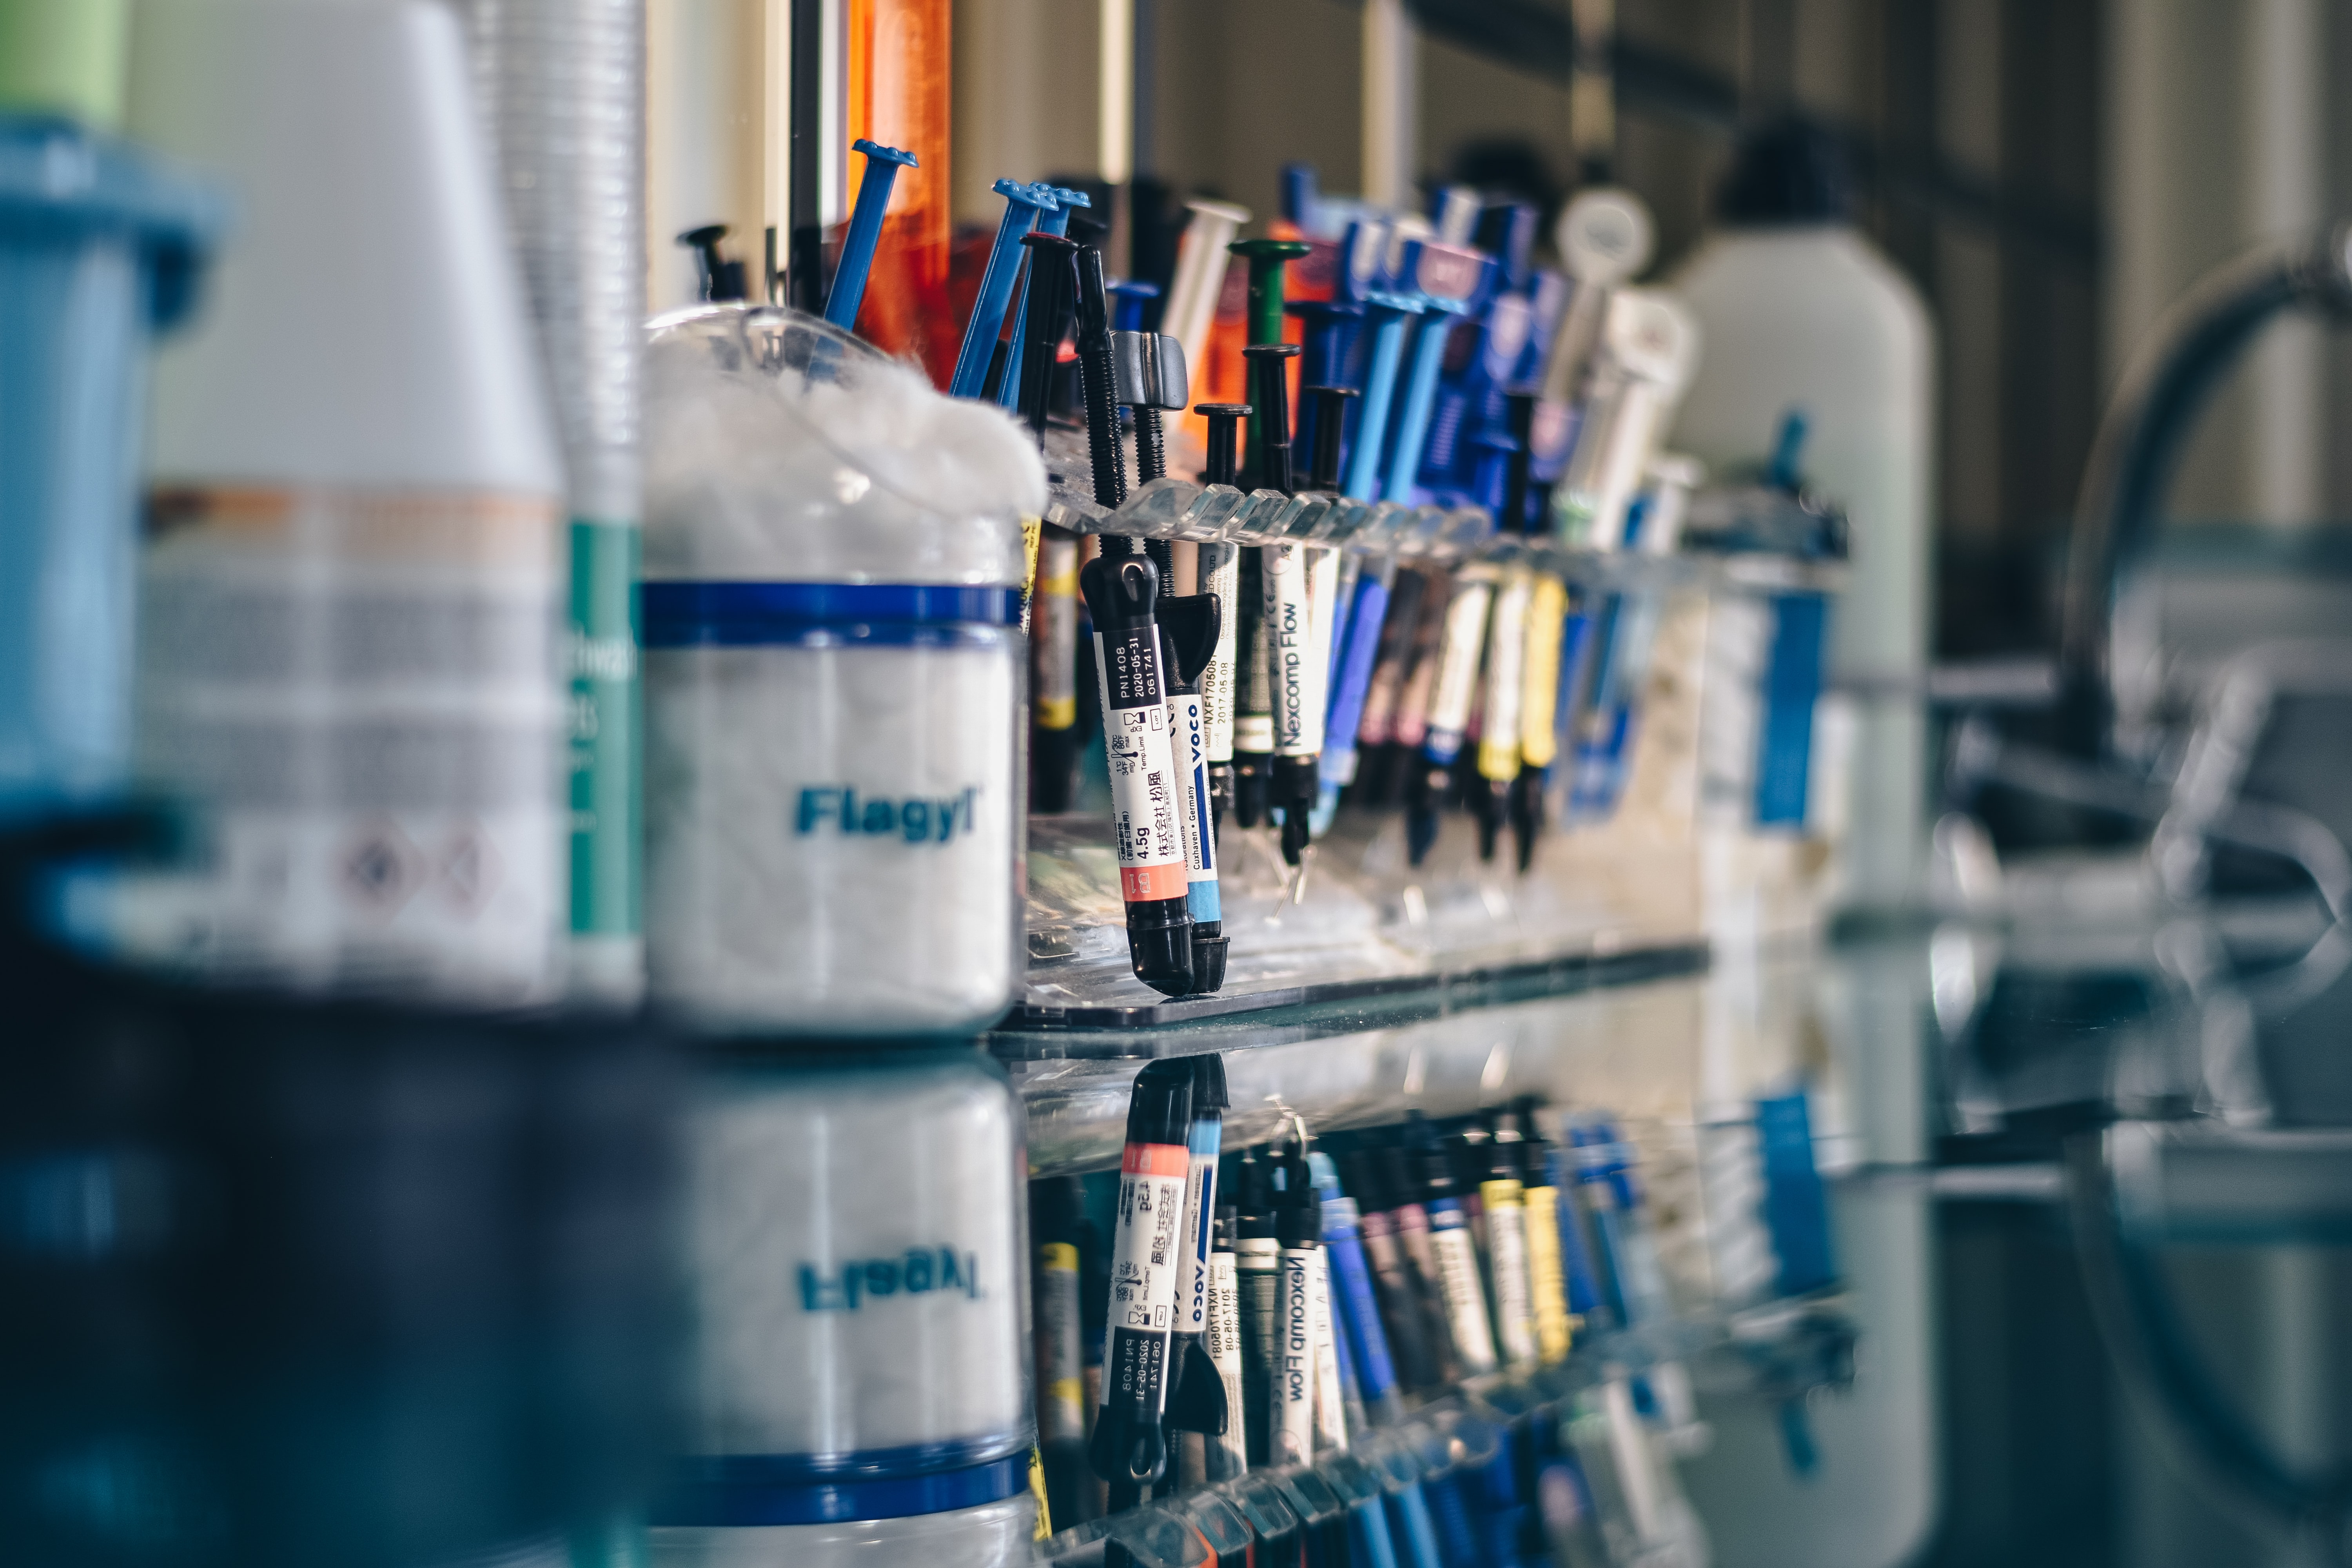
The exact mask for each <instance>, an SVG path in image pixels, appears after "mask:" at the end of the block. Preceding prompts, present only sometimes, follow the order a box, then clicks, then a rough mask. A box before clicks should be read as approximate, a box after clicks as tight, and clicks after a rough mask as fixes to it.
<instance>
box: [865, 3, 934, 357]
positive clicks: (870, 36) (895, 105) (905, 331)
mask: <svg viewBox="0 0 2352 1568" xmlns="http://www.w3.org/2000/svg"><path fill="white" fill-rule="evenodd" d="M951 11H952V5H951V0H849V18H848V33H849V38H848V43H849V70H848V82H847V97H848V100H849V102H848V110H849V136H848V140H851V141H855V140H856V139H857V138H858V137H861V136H863V137H868V138H871V139H872V140H874V141H876V142H880V143H881V144H882V145H884V146H885V147H898V148H901V149H903V150H905V151H907V152H908V153H913V154H914V155H915V159H916V162H917V164H918V165H919V166H918V167H917V168H914V169H909V170H908V171H907V175H906V177H905V178H903V179H901V180H899V181H898V185H897V187H896V188H895V189H894V190H893V191H892V192H891V196H890V210H889V213H888V215H887V216H885V217H884V218H883V220H882V241H881V244H880V246H879V247H877V249H876V251H875V254H874V269H873V272H872V273H871V274H870V276H869V277H868V279H867V282H866V304H865V309H864V310H863V311H862V312H861V313H860V315H859V317H858V326H859V328H860V335H861V336H863V337H865V338H866V339H867V340H869V341H870V342H875V343H877V344H879V345H880V346H881V347H883V348H885V349H887V350H888V351H889V352H890V353H895V354H901V355H905V356H908V357H910V358H913V359H916V360H919V361H920V362H921V363H922V366H923V368H924V369H925V370H926V371H928V372H929V374H930V377H931V379H932V381H933V382H935V383H937V384H939V385H940V386H945V385H946V384H947V383H948V378H949V376H950V375H951V374H954V371H955V358H956V350H957V349H958V347H959V346H960V343H959V342H958V339H959V336H960V331H959V323H958V322H957V321H956V320H955V312H954V310H953V309H952V308H951V306H950V301H949V299H948V261H949V242H950V226H949V213H948V190H949V185H948V140H949V117H948V84H949V79H950V65H951V58H950V53H949V49H950V14H951Z"/></svg>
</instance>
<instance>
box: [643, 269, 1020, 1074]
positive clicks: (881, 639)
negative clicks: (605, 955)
mask: <svg viewBox="0 0 2352 1568" xmlns="http://www.w3.org/2000/svg"><path fill="white" fill-rule="evenodd" d="M646 379H647V387H646V391H647V408H646V416H647V432H646V435H647V452H646V458H647V473H646V544H645V566H644V573H643V584H642V595H643V604H642V611H643V619H644V626H643V637H644V642H645V647H646V671H645V673H646V943H647V961H648V968H649V972H650V979H651V984H652V990H653V994H654V995H655V997H656V1001H657V1002H659V1003H662V1004H664V1005H667V1007H669V1008H670V1009H672V1010H673V1011H674V1012H677V1013H678V1014H680V1015H682V1016H685V1017H687V1018H688V1020H690V1021H692V1022H694V1023H696V1024H698V1025H699V1026H702V1027H705V1028H709V1029H714V1030H719V1031H724V1032H730V1033H738V1034H755V1035H771V1036H803V1037H805V1036H822V1037H877V1036H914V1035H929V1034H954V1033H969V1032H971V1031H972V1030H975V1029H978V1028H981V1027H983V1026H986V1025H987V1024H988V1023H990V1022H991V1021H992V1020H993V1019H994V1018H995V1017H997V1016H999V1015H1001V1014H1002V1013H1003V1010H1004V1009H1005V1008H1006V1007H1007V1006H1008V1005H1010V1004H1011V1003H1012V1002H1013V1000H1014V998H1015V994H1016V993H1017V990H1018V986H1019V983H1020V977H1021V974H1022V971H1023V967H1024V950H1023V945H1022V942H1021V926H1020V907H1019V887H1018V883H1019V875H1020V869H1019V868H1020V848H1021V843H1022V832H1023V826H1024V813H1023V801H1022V793H1021V787H1020V784H1021V781H1020V750H1019V741H1020V733H1021V730H1022V719H1023V713H1024V668H1025V663H1026V660H1025V653H1024V647H1025V645H1024V639H1023V635H1022V630H1021V626H1020V601H1021V589H1022V583H1023V579H1024V540H1023V529H1022V519H1023V518H1024V516H1034V514H1035V512H1036V510H1037V509H1038V508H1039V507H1040V506H1041V505H1042V503H1043V500H1044V497H1045V473H1044V468H1043V466H1042V465H1041V464H1040V463H1039V462H1038V460H1037V458H1036V454H1035V451H1034V447H1032V445H1031V444H1030V442H1029V439H1028V437H1025V436H1024V434H1023V433H1022V432H1021V430H1020V429H1019V427H1018V426H1015V425H1014V424H1013V422H1012V421H1011V420H1010V419H1008V418H1006V417H1005V416H1003V415H1002V414H1001V413H999V412H998V411H997V410H995V409H993V408H992V407H988V406H985V405H980V404H976V403H971V402H968V401H961V400H957V399H951V398H948V397H943V396H941V395H939V394H938V393H936V392H934V391H933V390H932V389H931V387H930V385H929V383H928V382H926V381H924V380H923V378H922V377H921V376H920V375H919V374H918V373H916V372H914V371H912V370H909V369H908V368H907V367H905V366H903V365H899V364H898V363H895V362H892V361H888V360H885V359H882V358H880V357H879V356H877V355H876V354H875V353H874V352H873V351H872V350H871V349H868V348H866V346H865V345H864V344H862V343H859V342H856V340H855V339H852V338H849V337H847V336H845V335H844V334H842V333H839V332H837V331H835V330H834V329H832V328H830V327H828V326H826V325H824V323H823V322H820V321H814V319H812V318H809V317H805V316H801V315H797V314H795V313H793V312H790V311H785V310H774V309H771V308H767V307H757V308H751V309H746V308H741V307H732V308H723V307H722V308H715V309H706V310H693V311H688V312H684V313H682V314H680V315H678V316H675V317H670V318H666V319H664V320H663V321H657V322H656V323H655V331H654V333H653V339H652V343H651V346H650V349H649V353H648V360H647V365H646Z"/></svg>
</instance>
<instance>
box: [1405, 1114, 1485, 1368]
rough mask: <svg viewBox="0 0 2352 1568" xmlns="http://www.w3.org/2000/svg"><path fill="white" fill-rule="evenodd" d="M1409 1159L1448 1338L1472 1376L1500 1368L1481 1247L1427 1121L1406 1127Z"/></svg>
mask: <svg viewBox="0 0 2352 1568" xmlns="http://www.w3.org/2000/svg"><path fill="white" fill-rule="evenodd" d="M1405 1147H1406V1158H1407V1161H1408V1169H1409V1170H1410V1172H1411V1173H1412V1176H1413V1178H1414V1184H1415V1190H1416V1191H1417V1192H1418V1193H1419V1194H1420V1196H1421V1206H1422V1211H1423V1213H1424V1214H1426V1215H1428V1216H1429V1231H1430V1244H1431V1248H1432V1250H1433V1253H1434V1254H1435V1257H1436V1261H1437V1275H1438V1278H1437V1284H1438V1289H1439V1290H1440V1291H1441V1292H1443V1294H1444V1300H1445V1324H1446V1330H1447V1336H1448V1338H1449V1339H1451V1341H1452V1342H1453V1346H1454V1359H1455V1362H1456V1363H1457V1364H1458V1365H1459V1366H1460V1368H1461V1370H1462V1371H1463V1372H1464V1373H1466V1374H1468V1375H1469V1376H1473V1377H1475V1376H1478V1375H1479V1374H1481V1373H1489V1372H1492V1371H1494V1370H1495V1367H1496V1355H1495V1331H1494V1328H1493V1325H1492V1323H1491V1321H1490V1320H1489V1319H1488V1317H1487V1315H1486V1283H1485V1281H1484V1280H1483V1279H1481V1278H1480V1274H1479V1268H1478V1244H1477V1241H1476V1240H1475V1237H1473V1236H1472V1233H1471V1229H1470V1211H1469V1209H1468V1208H1467V1207H1466V1206H1465V1205H1464V1203H1463V1201H1462V1195H1461V1194H1462V1183H1461V1180H1460V1178H1459V1176H1458V1175H1457V1174H1456V1173H1455V1170H1454V1154H1453V1152H1452V1151H1450V1150H1448V1149H1447V1148H1446V1147H1445V1146H1444V1143H1443V1142H1440V1140H1439V1138H1438V1135H1437V1129H1436V1128H1435V1127H1434V1126H1433V1125H1432V1124H1431V1123H1429V1122H1428V1121H1426V1120H1423V1119H1421V1118H1418V1117H1416V1118H1413V1119H1411V1120H1409V1121H1407V1123H1406V1145H1405Z"/></svg>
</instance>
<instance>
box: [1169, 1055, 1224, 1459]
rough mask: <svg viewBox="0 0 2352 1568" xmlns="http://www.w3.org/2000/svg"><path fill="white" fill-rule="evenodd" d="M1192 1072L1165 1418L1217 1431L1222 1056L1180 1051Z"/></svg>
mask: <svg viewBox="0 0 2352 1568" xmlns="http://www.w3.org/2000/svg"><path fill="white" fill-rule="evenodd" d="M1182 1059H1183V1061H1184V1062H1185V1064H1186V1065H1188V1066H1189V1067H1190V1068H1191V1069H1192V1129H1191V1132H1190V1134H1189V1136H1188V1138H1187V1140H1186V1143H1187V1146H1188V1147H1189V1149H1190V1150H1191V1152H1192V1169H1191V1173H1190V1176H1189V1181H1190V1186H1189V1188H1188V1190H1187V1192H1186V1194H1185V1198H1184V1248H1183V1250H1184V1260H1183V1266H1182V1268H1181V1272H1180V1273H1179V1274H1178V1276H1177V1286H1176V1326H1175V1331H1174V1337H1173V1339H1172V1341H1171V1344H1170V1347H1169V1374H1168V1398H1167V1418H1166V1421H1165V1423H1164V1424H1165V1425H1166V1426H1168V1427H1169V1428H1170V1429H1171V1430H1172V1431H1181V1432H1200V1433H1203V1434H1206V1435H1207V1436H1212V1437H1213V1436H1217V1435H1218V1434H1220V1433H1222V1432H1223V1431H1224V1429H1225V1424H1226V1422H1227V1421H1228V1420H1229V1419H1230V1415H1229V1413H1228V1412H1227V1410H1226V1408H1225V1391H1224V1384H1223V1382H1221V1381H1220V1380H1219V1378H1218V1376H1217V1367H1216V1363H1215V1362H1213V1360H1211V1359H1210V1356H1209V1352H1208V1349H1207V1346H1206V1343H1205V1339H1206V1336H1207V1334H1208V1331H1209V1296H1210V1289H1211V1282H1210V1256H1211V1251H1212V1235H1213V1229H1214V1226H1215V1223H1216V1210H1217V1157H1218V1154H1219V1152H1220V1146H1221V1145H1222V1143H1223V1140H1224V1121H1225V1108H1226V1106H1227V1105H1229V1104H1230V1103H1232V1102H1231V1100H1229V1099H1228V1098H1227V1096H1226V1091H1225V1058H1223V1057H1222V1056H1219V1055H1218V1054H1217V1053H1216V1052H1214V1051H1209V1052H1204V1053H1202V1055H1200V1056H1196V1057H1188V1058H1182Z"/></svg>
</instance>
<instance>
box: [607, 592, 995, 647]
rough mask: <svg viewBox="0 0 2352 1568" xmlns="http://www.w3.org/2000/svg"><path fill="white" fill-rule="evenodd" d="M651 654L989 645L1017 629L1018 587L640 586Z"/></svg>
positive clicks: (643, 635)
mask: <svg viewBox="0 0 2352 1568" xmlns="http://www.w3.org/2000/svg"><path fill="white" fill-rule="evenodd" d="M638 593H639V602H640V607H641V614H642V616H643V626H644V629H643V632H642V633H641V638H642V641H643V644H644V646H645V647H649V648H666V647H848V646H853V645H856V646H867V647H873V646H879V647H992V646H994V645H995V644H996V643H997V642H998V641H999V640H1000V638H1001V637H1002V635H1003V628H1006V627H1011V626H1019V625H1020V624H1021V590H1020V589H1018V588H982V587H971V586H968V585H965V584H953V583H679V582H649V583H643V584H639V585H638Z"/></svg>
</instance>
